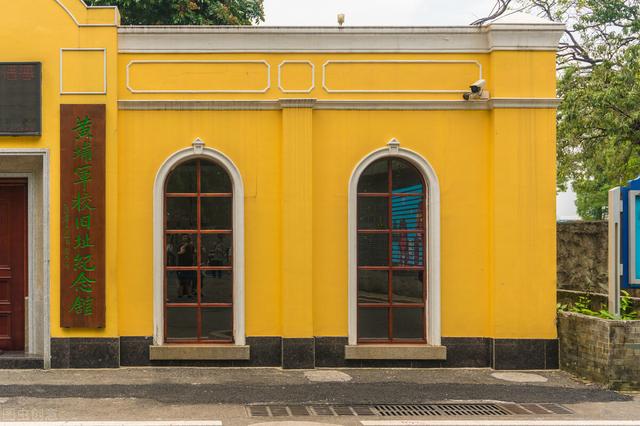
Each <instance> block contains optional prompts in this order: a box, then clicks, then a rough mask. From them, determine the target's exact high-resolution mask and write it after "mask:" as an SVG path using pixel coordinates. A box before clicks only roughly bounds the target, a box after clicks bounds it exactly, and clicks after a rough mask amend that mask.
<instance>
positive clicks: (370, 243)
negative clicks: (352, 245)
mask: <svg viewBox="0 0 640 426" xmlns="http://www.w3.org/2000/svg"><path fill="white" fill-rule="evenodd" d="M388 247H389V235H388V234H386V233H384V234H358V266H386V265H388V264H389V249H388Z"/></svg>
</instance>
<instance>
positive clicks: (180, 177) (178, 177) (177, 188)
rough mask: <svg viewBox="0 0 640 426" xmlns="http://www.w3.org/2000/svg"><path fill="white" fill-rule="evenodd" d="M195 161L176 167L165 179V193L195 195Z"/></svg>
mask: <svg viewBox="0 0 640 426" xmlns="http://www.w3.org/2000/svg"><path fill="white" fill-rule="evenodd" d="M196 184H197V179H196V161H188V162H186V163H182V164H180V165H179V166H177V167H176V168H175V169H174V170H173V171H172V172H171V175H169V178H168V179H167V192H169V193H171V192H174V193H192V194H193V193H195V192H196V191H197V188H196Z"/></svg>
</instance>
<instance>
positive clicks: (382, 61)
mask: <svg viewBox="0 0 640 426" xmlns="http://www.w3.org/2000/svg"><path fill="white" fill-rule="evenodd" d="M331 64H473V65H476V66H477V67H478V78H477V79H476V80H480V79H482V64H481V63H480V62H478V61H474V60H456V59H451V60H430V59H424V60H409V59H379V60H346V59H345V60H328V61H326V62H325V63H324V64H322V88H323V89H324V90H325V92H327V93H465V92H468V91H469V87H468V85H467V86H465V87H462V88H460V89H388V90H387V89H382V90H369V89H331V88H329V87H328V85H327V67H328V66H329V65H331ZM474 81H475V80H474ZM472 83H473V81H469V84H472Z"/></svg>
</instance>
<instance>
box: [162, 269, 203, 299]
mask: <svg viewBox="0 0 640 426" xmlns="http://www.w3.org/2000/svg"><path fill="white" fill-rule="evenodd" d="M196 279H197V272H196V271H167V273H166V284H165V285H166V300H167V303H196V302H197V301H198V299H197V298H196V291H197V286H198V283H197V282H196Z"/></svg>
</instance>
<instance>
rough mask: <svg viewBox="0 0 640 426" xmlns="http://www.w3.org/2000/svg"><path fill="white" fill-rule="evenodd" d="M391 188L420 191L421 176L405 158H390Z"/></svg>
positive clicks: (403, 190) (401, 190) (396, 190)
mask: <svg viewBox="0 0 640 426" xmlns="http://www.w3.org/2000/svg"><path fill="white" fill-rule="evenodd" d="M391 169H392V170H391V181H392V184H391V188H392V189H393V192H404V193H408V192H415V193H420V192H422V176H421V175H420V172H419V171H418V169H416V168H415V167H414V166H413V165H412V164H410V163H408V162H407V161H405V160H401V159H398V158H394V159H393V160H391Z"/></svg>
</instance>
